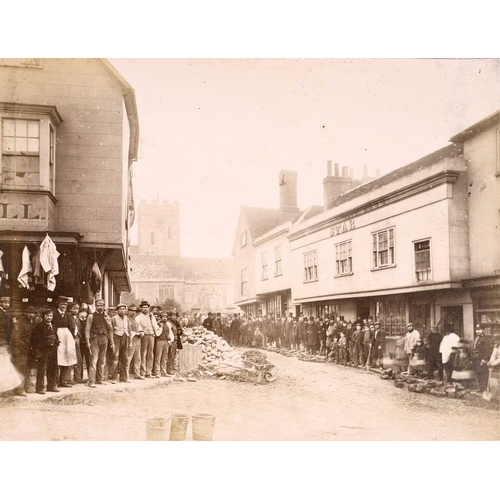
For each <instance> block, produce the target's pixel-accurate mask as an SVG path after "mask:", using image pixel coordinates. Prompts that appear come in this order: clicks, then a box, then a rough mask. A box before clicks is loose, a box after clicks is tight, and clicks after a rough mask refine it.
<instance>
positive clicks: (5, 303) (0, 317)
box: [0, 296, 14, 346]
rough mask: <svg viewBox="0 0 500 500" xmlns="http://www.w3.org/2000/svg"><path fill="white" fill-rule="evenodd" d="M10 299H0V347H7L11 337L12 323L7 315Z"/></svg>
mask: <svg viewBox="0 0 500 500" xmlns="http://www.w3.org/2000/svg"><path fill="white" fill-rule="evenodd" d="M9 307H10V297H5V296H4V297H0V345H7V346H8V345H9V343H10V337H11V335H12V328H13V324H14V323H13V321H12V317H11V316H10V314H9V313H8V310H9Z"/></svg>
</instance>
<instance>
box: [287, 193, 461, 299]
mask: <svg viewBox="0 0 500 500" xmlns="http://www.w3.org/2000/svg"><path fill="white" fill-rule="evenodd" d="M447 196H448V190H447V187H446V185H440V186H437V187H434V188H432V189H428V190H426V191H424V192H422V193H420V194H418V195H415V196H412V197H410V198H405V199H403V200H402V201H400V202H398V203H395V204H391V205H388V206H385V207H382V208H380V209H377V210H374V211H371V212H368V213H366V214H363V215H360V216H358V217H355V220H354V227H355V229H352V230H349V231H347V232H344V233H342V234H338V235H335V236H331V230H330V229H331V228H330V227H327V228H325V229H322V230H320V231H317V232H315V233H312V234H310V235H307V236H304V237H302V238H299V239H297V240H294V241H291V249H292V261H291V263H292V265H291V273H292V279H291V282H292V289H293V298H294V300H295V301H297V300H300V299H301V298H307V297H315V296H322V295H329V294H349V293H352V294H355V293H362V292H367V291H372V292H376V291H384V292H386V293H395V291H394V289H397V288H400V287H408V286H413V285H415V284H416V281H415V277H414V250H413V242H414V241H416V240H420V239H426V238H431V268H432V281H433V282H449V281H450V279H451V270H450V251H449V249H450V242H449V233H448V220H449V214H448V211H449V205H448V199H447ZM311 220H312V219H311ZM332 226H333V224H332ZM348 227H350V225H348ZM391 227H394V228H395V262H396V265H395V266H394V267H389V268H385V269H380V270H372V232H374V231H378V230H382V229H386V228H391ZM347 240H352V259H353V274H352V275H348V276H341V277H336V261H335V244H336V243H341V242H343V241H347ZM315 249H316V251H317V262H318V281H315V282H311V283H304V253H305V252H308V251H311V250H315ZM391 289H392V290H393V291H392V292H390V290H391Z"/></svg>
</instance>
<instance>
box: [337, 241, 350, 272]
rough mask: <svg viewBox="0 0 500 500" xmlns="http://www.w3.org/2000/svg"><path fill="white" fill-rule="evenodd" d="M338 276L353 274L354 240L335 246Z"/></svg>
mask: <svg viewBox="0 0 500 500" xmlns="http://www.w3.org/2000/svg"><path fill="white" fill-rule="evenodd" d="M335 260H336V263H337V276H342V275H343V274H351V273H352V240H349V241H344V242H343V243H338V244H337V245H335Z"/></svg>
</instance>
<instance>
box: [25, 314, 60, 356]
mask: <svg viewBox="0 0 500 500" xmlns="http://www.w3.org/2000/svg"><path fill="white" fill-rule="evenodd" d="M57 345H59V338H58V336H57V329H56V328H55V326H54V325H53V324H52V323H46V322H45V321H42V322H41V323H38V324H37V325H36V326H35V327H34V328H33V331H32V332H31V347H32V348H33V349H34V350H35V351H36V352H38V351H41V350H44V349H47V348H51V347H54V346H57Z"/></svg>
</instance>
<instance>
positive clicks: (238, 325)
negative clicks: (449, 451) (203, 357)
mask: <svg viewBox="0 0 500 500" xmlns="http://www.w3.org/2000/svg"><path fill="white" fill-rule="evenodd" d="M203 326H204V327H205V328H207V329H209V330H212V331H214V332H215V333H217V334H218V335H220V336H222V337H223V338H224V339H225V340H226V341H227V342H228V343H230V345H232V346H234V347H238V346H245V347H263V346H270V347H274V348H277V349H280V350H282V351H284V352H286V351H302V352H304V353H306V354H309V355H311V356H314V355H319V356H324V357H325V361H327V362H332V363H338V364H342V365H344V366H348V365H349V366H354V367H358V368H365V367H375V368H380V369H384V368H385V369H391V370H393V371H394V372H395V373H396V374H398V373H401V372H405V373H408V374H409V375H411V374H414V375H419V376H425V377H426V378H429V379H432V378H437V379H438V380H445V381H447V382H451V381H452V373H453V371H454V370H469V369H471V370H472V371H473V372H474V374H475V379H476V381H477V383H478V387H479V391H480V392H484V391H486V389H487V387H488V385H489V384H490V385H492V386H493V387H496V386H497V380H498V370H499V365H500V349H499V347H500V336H499V335H493V336H492V335H490V332H489V330H485V329H483V328H482V327H481V325H476V329H475V332H474V333H475V336H474V342H473V343H472V345H470V344H469V343H468V342H466V341H464V340H463V339H461V338H460V337H459V336H458V335H456V334H455V333H454V332H452V331H446V332H443V333H441V332H440V331H439V329H438V328H437V327H436V326H431V328H430V329H429V331H426V332H422V333H420V332H419V331H418V330H417V329H415V328H414V325H413V323H408V324H407V325H406V331H404V332H398V333H399V334H398V335H396V338H395V341H394V344H395V349H394V350H392V351H391V352H387V350H386V334H385V332H384V330H383V328H382V327H381V324H380V322H379V321H374V320H373V318H372V317H369V318H366V319H362V318H358V319H357V320H356V321H355V322H352V321H350V320H349V321H345V320H344V318H343V317H342V316H335V315H327V316H325V317H319V318H318V317H312V316H311V317H304V316H300V317H298V318H297V317H294V316H293V314H292V313H289V314H288V316H286V315H283V316H281V317H275V316H256V317H252V316H251V315H248V316H245V315H241V316H240V315H239V314H235V315H234V316H233V318H232V320H229V318H227V317H224V316H222V317H221V315H220V314H219V313H218V314H217V315H213V314H212V313H209V315H208V317H207V318H206V319H205V320H204V322H203ZM384 364H385V365H386V366H384ZM491 382H493V383H491ZM497 392H498V391H497V390H495V394H496V393H497Z"/></svg>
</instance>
